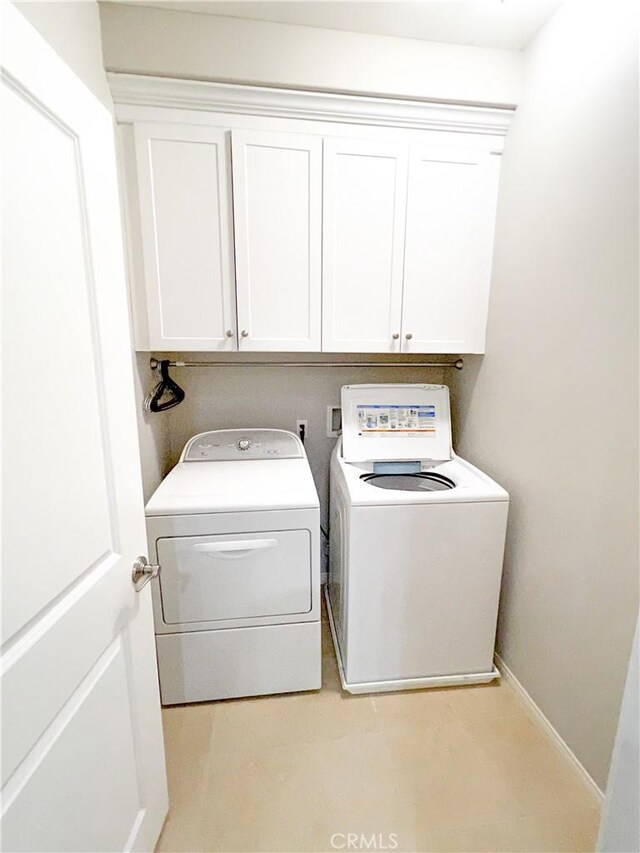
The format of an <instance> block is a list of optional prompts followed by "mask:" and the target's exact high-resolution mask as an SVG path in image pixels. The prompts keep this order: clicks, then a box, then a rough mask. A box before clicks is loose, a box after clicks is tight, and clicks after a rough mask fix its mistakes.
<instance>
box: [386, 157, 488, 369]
mask: <svg viewBox="0 0 640 853" xmlns="http://www.w3.org/2000/svg"><path fill="white" fill-rule="evenodd" d="M499 162H500V158H499V157H497V156H495V155H491V154H489V153H488V151H486V150H484V151H479V152H474V151H461V152H452V151H447V152H438V151H435V150H428V149H422V150H413V151H412V152H411V157H410V165H409V193H408V199H407V227H406V241H405V258H404V290H403V306H402V351H403V352H430V353H440V352H454V353H459V352H464V353H473V352H475V353H481V352H484V345H485V328H486V322H487V306H488V299H489V280H490V276H491V259H492V254H493V232H494V223H495V211H496V199H497V191H498V169H499Z"/></svg>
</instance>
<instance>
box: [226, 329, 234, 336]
mask: <svg viewBox="0 0 640 853" xmlns="http://www.w3.org/2000/svg"><path fill="white" fill-rule="evenodd" d="M225 334H226V336H227V337H228V338H232V337H233V331H232V330H231V329H227V331H226V333H225Z"/></svg>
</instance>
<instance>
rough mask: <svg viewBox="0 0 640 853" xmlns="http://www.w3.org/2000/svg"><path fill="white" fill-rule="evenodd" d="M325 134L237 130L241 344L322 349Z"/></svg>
mask: <svg viewBox="0 0 640 853" xmlns="http://www.w3.org/2000/svg"><path fill="white" fill-rule="evenodd" d="M321 192H322V139H320V138H319V137H313V136H306V135H303V134H297V133H263V132H259V131H235V130H234V131H233V204H234V223H235V244H236V281H237V299H238V329H239V335H240V337H239V348H240V349H241V350H281V351H293V352H296V351H298V352H299V351H304V350H319V349H320V323H321V317H320V312H321V308H320V306H321V291H320V288H321V253H320V251H321V250H320V246H321V240H322V231H321V229H322V221H321V210H322V195H321Z"/></svg>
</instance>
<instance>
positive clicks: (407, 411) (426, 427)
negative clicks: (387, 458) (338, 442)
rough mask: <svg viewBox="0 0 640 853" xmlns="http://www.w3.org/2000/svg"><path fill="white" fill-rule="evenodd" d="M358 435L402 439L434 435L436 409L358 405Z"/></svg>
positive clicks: (429, 407) (432, 406)
mask: <svg viewBox="0 0 640 853" xmlns="http://www.w3.org/2000/svg"><path fill="white" fill-rule="evenodd" d="M357 411H358V433H359V434H360V435H377V436H393V435H401V436H403V437H405V438H406V437H407V436H411V435H425V434H427V435H428V434H432V435H433V434H435V431H436V407H435V405H433V404H431V405H428V406H419V405H416V406H405V405H403V406H394V405H383V406H373V405H358V406H357Z"/></svg>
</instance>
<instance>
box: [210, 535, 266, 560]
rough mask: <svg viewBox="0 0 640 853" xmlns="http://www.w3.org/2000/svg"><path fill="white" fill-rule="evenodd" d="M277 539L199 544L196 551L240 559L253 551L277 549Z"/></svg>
mask: <svg viewBox="0 0 640 853" xmlns="http://www.w3.org/2000/svg"><path fill="white" fill-rule="evenodd" d="M277 546H278V540H277V539H234V540H232V541H230V542H199V543H198V544H197V545H194V546H193V547H194V550H196V551H200V552H201V553H203V554H207V555H210V556H212V557H213V556H216V557H222V558H223V559H226V560H233V559H236V560H237V559H239V558H240V557H244V556H245V555H246V554H247V553H250V552H251V551H266V550H267V549H268V548H277Z"/></svg>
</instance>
